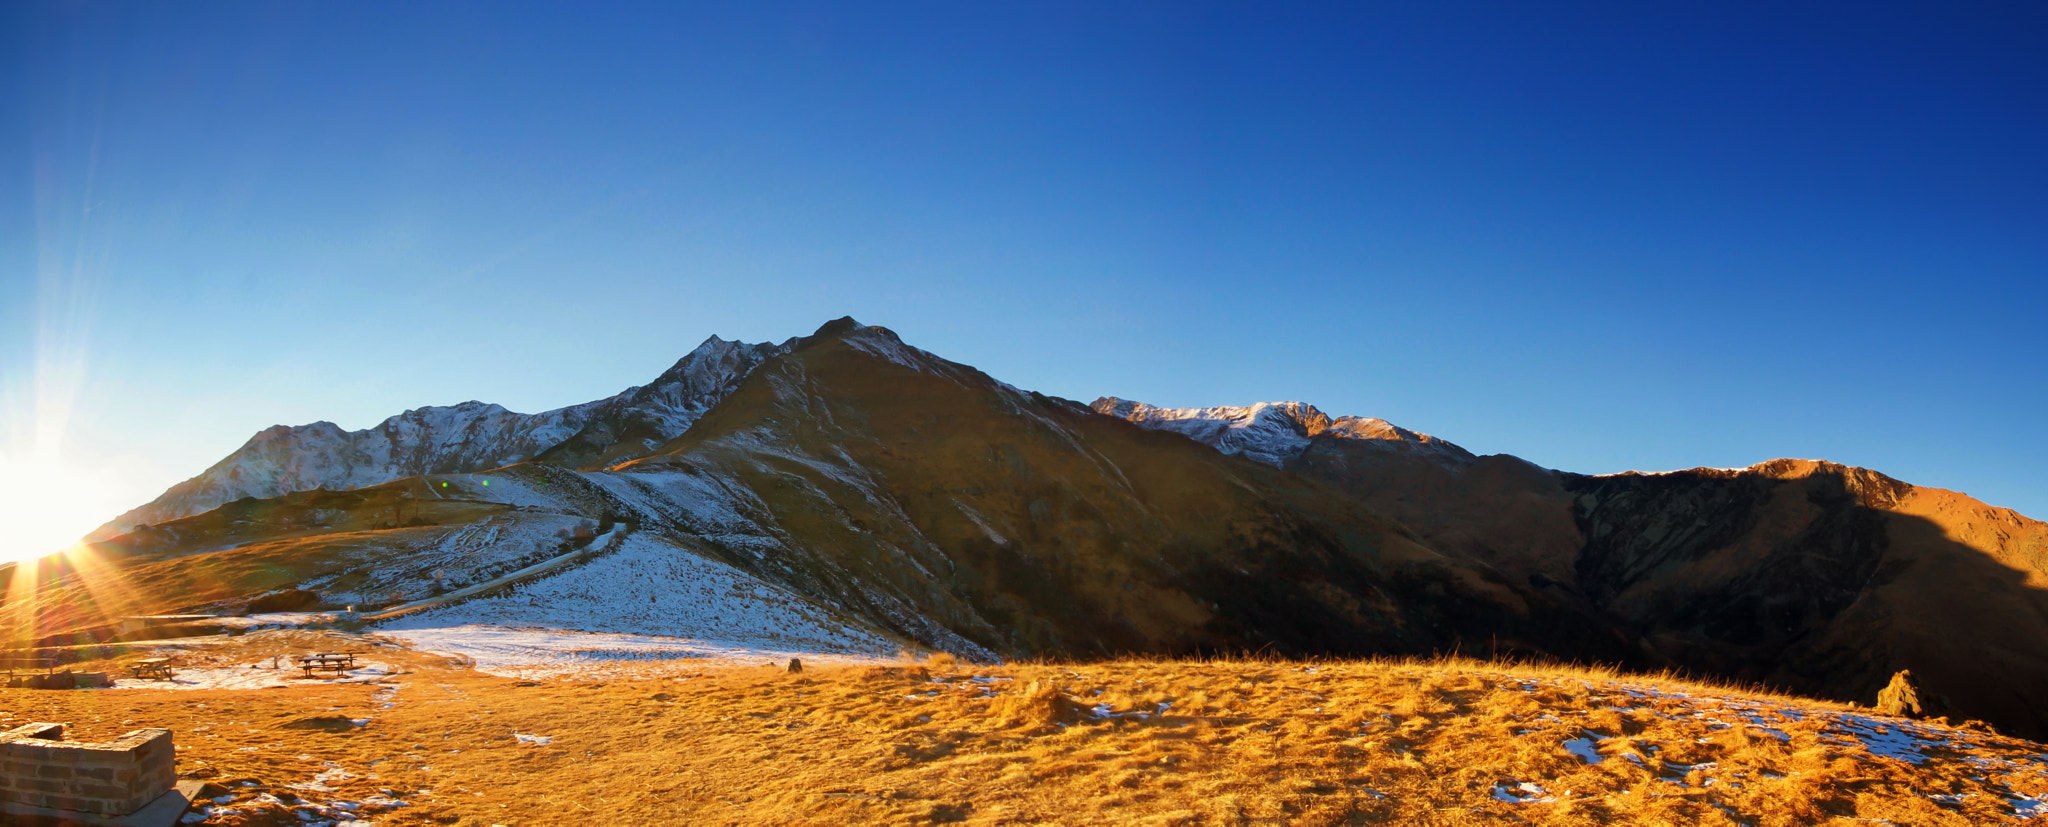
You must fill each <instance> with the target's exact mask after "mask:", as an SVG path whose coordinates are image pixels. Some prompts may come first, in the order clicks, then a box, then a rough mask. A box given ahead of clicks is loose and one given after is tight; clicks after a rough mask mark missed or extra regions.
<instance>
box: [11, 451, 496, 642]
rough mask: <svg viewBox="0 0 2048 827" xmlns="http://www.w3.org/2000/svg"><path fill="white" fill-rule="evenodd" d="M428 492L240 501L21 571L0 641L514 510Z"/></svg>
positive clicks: (276, 581) (384, 551)
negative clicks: (30, 571) (32, 571)
mask: <svg viewBox="0 0 2048 827" xmlns="http://www.w3.org/2000/svg"><path fill="white" fill-rule="evenodd" d="M423 491H424V489H422V488H421V483H420V482H419V481H418V480H401V481H398V482H392V483H385V484H383V485H378V486H373V487H370V488H362V489H356V490H352V491H306V492H299V493H295V494H287V495H285V496H282V497H274V498H270V499H266V500H242V501H238V502H233V503H229V504H227V505H224V506H221V507H220V508H218V509H215V510H213V511H209V512H206V513H204V514H199V515H195V516H192V517H186V518H184V519H180V520H175V521H172V522H168V523H164V524H162V525H160V526H157V527H155V528H153V529H152V530H150V531H148V532H143V533H138V534H127V535H122V536H119V537H114V538H111V539H109V540H107V541H104V542H100V543H94V544H92V545H90V546H87V547H85V549H84V550H82V551H78V552H72V553H70V554H68V555H66V556H65V557H64V558H63V559H62V560H61V561H59V562H61V566H60V567H57V568H44V569H42V570H40V571H39V572H37V573H36V574H35V575H34V576H33V577H31V576H30V575H29V574H27V573H26V572H27V571H28V570H27V568H26V567H24V568H23V569H22V571H23V572H24V573H22V574H18V575H17V576H16V577H15V578H13V582H10V584H9V591H8V592H7V593H6V594H5V595H4V604H0V630H6V632H7V633H8V634H6V635H4V636H0V638H4V639H23V638H34V637H40V636H42V635H47V634H54V633H61V632H72V631H79V630H85V629H91V628H96V627H101V626H104V625H105V624H107V623H110V622H113V621H116V620H118V619H119V618H121V617H123V616H127V615H147V614H159V613H164V612H171V611H176V610H179V609H183V608H187V607H192V606H197V605H200V604H204V603H209V602H213V601H220V600H228V599H233V598H240V597H249V596H253V595H257V594H262V593H264V592H266V591H270V590H273V589H280V588H285V587H290V586H295V585H297V584H299V583H301V582H303V581H305V580H308V579H311V578H315V577H320V576H323V575H330V574H335V573H337V572H339V571H342V570H344V569H347V568H350V567H354V566H359V565H361V564H364V563H367V562H370V561H372V560H377V559H383V558H387V557H389V556H390V555H392V554H394V553H395V551H394V550H396V549H403V548H408V547H414V546H418V545H421V544H422V543H424V542H425V541H427V540H429V539H431V538H432V537H434V536H436V535H438V534H440V533H442V532H445V531H446V530H447V529H446V527H447V526H459V525H465V524H471V523H475V522H478V521H481V520H484V519H485V518H487V517H489V516H491V515H493V514H500V513H504V512H505V511H507V509H506V507H505V506H502V505H499V504H496V503H486V502H477V501H472V500H463V499H444V498H441V497H436V496H430V495H427V494H425V493H423ZM32 582H33V588H31V585H32ZM4 642H5V640H0V643H4Z"/></svg>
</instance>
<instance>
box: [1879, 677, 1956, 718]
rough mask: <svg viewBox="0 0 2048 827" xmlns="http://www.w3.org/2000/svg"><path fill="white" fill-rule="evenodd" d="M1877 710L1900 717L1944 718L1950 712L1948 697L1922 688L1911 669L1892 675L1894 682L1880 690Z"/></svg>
mask: <svg viewBox="0 0 2048 827" xmlns="http://www.w3.org/2000/svg"><path fill="white" fill-rule="evenodd" d="M1877 711H1878V712H1879V713H1880V714H1883V715H1893V716H1897V717H1900V718H1943V717H1947V716H1948V714H1949V712H1950V710H1949V704H1948V698H1946V697H1944V696H1941V695H1934V694H1930V693H1929V692H1928V691H1927V690H1926V689H1923V688H1921V686H1920V682H1919V681H1917V680H1914V679H1913V670H1911V669H1901V670H1899V671H1898V673H1897V674H1895V675H1892V682H1891V683H1890V684H1888V685H1886V686H1885V688H1884V689H1882V690H1879V691H1878V693H1877Z"/></svg>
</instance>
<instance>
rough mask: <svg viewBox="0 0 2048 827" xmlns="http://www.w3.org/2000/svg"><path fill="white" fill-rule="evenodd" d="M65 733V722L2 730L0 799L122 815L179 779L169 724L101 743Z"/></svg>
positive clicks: (149, 800) (6, 801)
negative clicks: (70, 738)
mask: <svg viewBox="0 0 2048 827" xmlns="http://www.w3.org/2000/svg"><path fill="white" fill-rule="evenodd" d="M63 738H64V725H63V724H29V725H28V726H23V727H16V728H14V729H12V730H8V731H4V732H0V804H25V805H28V806H31V807H46V808H49V809H53V810H71V811H74V812H81V813H93V814H97V815H111V816H121V815H127V814H129V813H132V812H135V811H136V810H139V809H142V806H143V805H144V804H148V803H149V802H151V801H153V800H155V799H156V797H157V796H160V795H163V794H164V793H165V792H167V791H169V790H170V789H171V787H172V786H174V785H175V784H176V783H177V780H178V776H177V755H176V753H175V751H174V750H173V749H172V747H171V731H170V730H168V729H138V730H135V731H134V732H130V733H128V734H126V735H123V736H121V737H119V738H115V739H114V740H112V741H108V742H106V743H101V744H88V743H82V742H69V741H65V740H63Z"/></svg>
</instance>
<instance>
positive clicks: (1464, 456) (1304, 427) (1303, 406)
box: [1089, 396, 1472, 468]
mask: <svg viewBox="0 0 2048 827" xmlns="http://www.w3.org/2000/svg"><path fill="white" fill-rule="evenodd" d="M1089 407H1090V408H1092V409H1094V411H1095V412H1096V413H1099V414H1107V415H1109V416H1114V417H1116V418H1118V419H1124V420H1129V421H1131V422H1134V423H1137V424H1138V425H1139V426H1141V427H1145V428H1151V429H1153V430H1158V431H1172V432H1174V433H1177V434H1181V435H1183V436H1186V437H1187V438H1189V439H1192V440H1194V441H1196V442H1200V443H1202V444H1204V445H1207V446H1209V447H1211V448H1215V449H1216V450H1218V451H1222V452H1223V453H1226V454H1237V455H1240V456H1243V457H1246V458H1248V459H1253V460H1257V461H1259V462H1263V463H1265V464H1267V465H1271V466H1273V467H1275V468H1279V467H1282V466H1284V465H1286V464H1287V462H1288V461H1289V460H1292V459H1294V458H1295V457H1298V456H1301V454H1302V452H1304V451H1307V450H1308V448H1309V445H1310V444H1311V443H1312V442H1313V441H1314V440H1315V439H1316V438H1317V437H1322V438H1325V439H1345V440H1360V441H1362V442H1365V443H1367V444H1371V445H1374V446H1375V447H1381V448H1385V449H1387V450H1394V451H1404V452H1410V453H1414V454H1417V455H1419V456H1424V457H1429V458H1433V459H1437V460H1442V461H1448V462H1458V463H1461V462H1466V461H1469V460H1471V459H1472V454H1471V453H1470V452H1468V451H1466V450H1465V449H1463V448H1460V447H1458V446H1456V445H1453V444H1451V443H1449V442H1445V441H1444V440H1441V439H1437V438H1436V437H1433V436H1430V435H1428V434H1422V433H1416V432H1415V431H1410V430H1408V429H1406V428H1401V427H1398V426H1395V425H1393V424H1392V423H1389V422H1387V421H1386V420H1384V419H1370V418H1366V417H1357V416H1346V417H1340V418H1337V419H1334V420H1333V419H1331V418H1330V417H1329V416H1328V415H1327V414H1324V413H1323V412H1322V411H1320V410H1317V409H1316V406H1314V405H1310V404H1308V403H1306V402H1260V403H1257V404H1254V405H1251V406H1249V407H1232V406H1219V407H1214V408H1157V407H1153V406H1151V405H1147V404H1145V403H1143V402H1137V401H1133V400H1129V399H1118V398H1116V397H1114V396H1105V397H1102V398H1101V399H1097V400H1095V402H1094V403H1093V404H1091V405H1089Z"/></svg>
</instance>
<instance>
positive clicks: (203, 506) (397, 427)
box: [87, 336, 786, 540]
mask: <svg viewBox="0 0 2048 827" xmlns="http://www.w3.org/2000/svg"><path fill="white" fill-rule="evenodd" d="M783 347H786V345H784V346H776V345H768V344H747V343H744V342H728V341H725V340H723V339H720V338H718V337H717V336H712V337H711V338H709V339H706V340H705V341H704V343H703V344H701V345H698V346H697V349H696V350H693V351H690V353H689V354H688V355H686V356H684V357H683V358H682V359H681V360H679V361H677V362H676V363H675V365H674V366H673V367H670V368H669V369H668V370H667V371H665V372H663V373H662V374H661V375H660V376H658V377H656V378H655V380H654V381H653V382H650V383H648V384H646V385H642V386H637V387H632V388H627V389H626V390H624V391H622V392H620V393H619V394H617V395H615V396H611V397H607V398H605V399H599V400H597V401H594V402H585V403H583V404H580V405H572V406H569V407H566V408H558V409H556V410H552V411H548V412H546V413H539V414H521V413H514V412H512V411H508V410H505V409H504V408H503V407H500V406H498V405H491V404H485V403H482V402H464V403H462V404H459V405H454V406H449V407H426V408H416V409H414V410H410V411H406V412H405V413H402V414H399V415H397V416H394V417H391V418H389V419H386V420H384V421H383V422H382V423H380V424H379V425H377V427H374V428H366V429H364V430H360V431H343V430H342V429H341V428H340V427H338V426H336V425H335V424H334V423H332V422H315V423H313V424H311V425H300V426H296V427H288V426H284V425H278V426H275V427H272V428H267V429H265V430H263V431H261V432H259V433H257V434H256V435H255V436H254V437H251V438H250V439H249V441H248V443H246V444H244V445H243V446H242V447H241V448H240V449H237V450H236V451H235V452H234V453H232V454H229V455H228V456H227V458H226V459H223V460H221V461H220V462H218V463H215V464H214V465H213V467H211V468H208V469H206V471H205V472H203V473H201V474H200V475H199V476H196V477H193V478H192V479H189V480H186V481H184V482H181V483H179V484H177V485H175V486H172V487H171V489H170V490H168V491H165V492H164V493H163V494H162V495H161V496H159V497H157V498H156V499H155V500H152V501H150V502H149V503H148V504H146V505H143V506H140V507H138V508H136V509H134V510H132V511H129V512H128V513H125V514H122V515H121V516H119V517H115V518H114V519H113V520H112V521H109V522H108V523H107V524H106V525H104V526H101V527H100V528H99V529H98V530H96V531H94V532H93V533H92V534H91V535H89V536H88V537H87V539H91V540H98V539H106V538H108V537H112V536H115V535H118V534H122V533H126V532H128V531H130V530H132V529H134V528H135V527H136V526H138V525H154V524H156V523H161V522H164V521H166V520H173V519H177V518H179V517H186V516H191V515H193V514H199V513H202V512H205V511H207V510H210V509H212V508H215V507H217V506H220V505H221V504H223V503H228V502H233V501H235V500H239V499H242V498H244V497H256V498H259V499H262V498H268V497H276V496H280V495H283V494H289V493H292V492H295V491H313V490H317V489H329V490H343V489H350V488H361V487H363V486H368V485H376V484H378V483H382V482H389V481H391V480H396V479H403V478H405V477H413V476H419V475H422V474H458V473H467V472H472V471H482V470H485V469H489V468H497V467H500V466H505V465H512V464H514V463H519V462H524V461H527V460H531V459H534V458H536V457H542V456H546V457H548V458H549V459H551V460H553V461H556V462H562V463H568V464H573V465H582V464H588V463H603V462H611V461H617V460H620V459H625V458H631V457H635V456H643V455H645V454H646V453H647V452H648V451H650V450H652V449H653V448H655V447H658V446H660V445H661V444H662V443H665V442H667V441H669V440H670V439H674V438H675V437H676V436H678V435H681V434H682V432H683V431H685V430H688V429H689V427H690V423H692V422H695V421H696V420H697V417H699V416H702V415H703V413H704V411H706V410H709V409H710V407H711V406H712V405H715V404H717V403H718V400H719V399H722V398H724V395H725V394H726V393H728V392H730V391H731V389H732V386H733V385H734V384H735V383H736V382H738V381H739V379H741V378H742V377H744V376H746V374H747V373H748V372H749V371H751V370H753V369H754V367H756V366H758V365H759V364H761V362H762V361H763V360H765V359H767V358H768V357H770V356H773V355H775V354H776V353H779V352H781V351H782V348H783Z"/></svg>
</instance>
